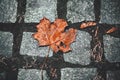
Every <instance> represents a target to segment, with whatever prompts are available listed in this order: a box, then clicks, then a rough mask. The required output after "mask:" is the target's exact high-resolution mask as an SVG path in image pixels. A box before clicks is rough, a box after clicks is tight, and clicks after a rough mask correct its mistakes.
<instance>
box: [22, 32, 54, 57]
mask: <svg viewBox="0 0 120 80" xmlns="http://www.w3.org/2000/svg"><path fill="white" fill-rule="evenodd" d="M32 34H33V33H31V32H24V33H23V38H22V43H21V48H20V54H21V55H29V56H40V57H45V56H46V55H47V54H48V47H39V45H38V42H37V40H35V39H34V38H33V37H32ZM49 56H52V51H51V50H50V53H49Z"/></svg>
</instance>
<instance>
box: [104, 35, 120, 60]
mask: <svg viewBox="0 0 120 80" xmlns="http://www.w3.org/2000/svg"><path fill="white" fill-rule="evenodd" d="M104 49H105V57H106V59H107V60H108V61H110V62H120V38H115V37H112V36H108V35H105V36H104Z"/></svg>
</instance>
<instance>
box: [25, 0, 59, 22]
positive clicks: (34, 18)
mask: <svg viewBox="0 0 120 80" xmlns="http://www.w3.org/2000/svg"><path fill="white" fill-rule="evenodd" d="M56 4H57V0H27V5H26V13H25V22H39V21H40V19H42V18H43V17H46V18H48V19H50V20H51V21H53V20H54V19H55V18H56V15H57V11H56V9H57V7H56V6H57V5H56Z"/></svg>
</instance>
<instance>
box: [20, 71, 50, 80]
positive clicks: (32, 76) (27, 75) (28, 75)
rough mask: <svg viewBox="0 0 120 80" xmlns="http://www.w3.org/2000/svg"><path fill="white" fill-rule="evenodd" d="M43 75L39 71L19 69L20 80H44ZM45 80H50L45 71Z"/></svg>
mask: <svg viewBox="0 0 120 80" xmlns="http://www.w3.org/2000/svg"><path fill="white" fill-rule="evenodd" d="M41 77H42V73H41V71H40V70H37V69H19V73H18V80H42V78H41ZM43 80H49V79H48V77H47V74H46V71H45V70H43Z"/></svg>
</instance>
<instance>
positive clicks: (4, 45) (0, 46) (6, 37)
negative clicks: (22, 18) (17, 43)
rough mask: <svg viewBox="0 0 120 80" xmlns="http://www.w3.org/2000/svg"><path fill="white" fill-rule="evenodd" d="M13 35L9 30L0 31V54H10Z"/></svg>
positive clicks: (7, 55)
mask: <svg viewBox="0 0 120 80" xmlns="http://www.w3.org/2000/svg"><path fill="white" fill-rule="evenodd" d="M12 45H13V35H12V34H11V33H10V32H2V31H0V55H4V56H6V57H10V56H12Z"/></svg>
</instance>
